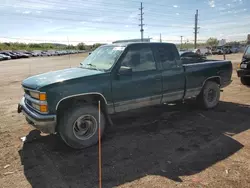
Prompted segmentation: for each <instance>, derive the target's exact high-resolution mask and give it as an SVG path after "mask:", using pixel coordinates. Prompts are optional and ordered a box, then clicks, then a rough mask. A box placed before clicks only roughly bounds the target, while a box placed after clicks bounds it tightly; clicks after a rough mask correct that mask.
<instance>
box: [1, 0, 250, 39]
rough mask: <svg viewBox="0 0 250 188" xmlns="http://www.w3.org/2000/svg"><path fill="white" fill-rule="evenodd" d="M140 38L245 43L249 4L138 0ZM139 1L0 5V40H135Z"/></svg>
mask: <svg viewBox="0 0 250 188" xmlns="http://www.w3.org/2000/svg"><path fill="white" fill-rule="evenodd" d="M142 2H143V7H144V9H143V12H144V23H145V26H144V29H145V32H144V37H151V38H152V40H153V41H157V40H159V35H160V33H161V34H162V39H163V40H164V41H169V42H175V43H178V42H179V41H180V36H183V40H184V41H187V40H188V41H190V42H193V40H194V36H193V35H194V34H193V32H194V29H193V28H194V14H195V11H196V9H198V10H199V27H200V29H199V34H198V40H200V41H201V42H202V41H205V40H206V39H207V38H209V37H217V38H218V39H222V38H224V39H226V40H227V41H232V40H246V37H247V34H248V33H250V30H249V28H250V14H249V9H250V1H249V0H158V1H153V0H142ZM139 7H140V0H1V4H0V13H1V14H0V17H1V30H0V40H1V41H19V42H51V41H53V42H61V43H68V41H69V43H71V44H76V43H78V42H85V43H89V44H91V43H95V42H106V43H109V42H111V41H114V40H118V39H129V38H140V32H139V30H140V28H139V26H138V24H139V20H138V19H139V15H138V14H139V10H138V8H139Z"/></svg>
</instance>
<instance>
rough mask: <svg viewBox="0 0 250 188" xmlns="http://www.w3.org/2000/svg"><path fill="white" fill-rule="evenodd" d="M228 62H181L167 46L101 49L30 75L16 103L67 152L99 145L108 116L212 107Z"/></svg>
mask: <svg viewBox="0 0 250 188" xmlns="http://www.w3.org/2000/svg"><path fill="white" fill-rule="evenodd" d="M231 76H232V63H231V62H230V61H219V60H203V61H202V62H195V63H190V62H188V63H186V62H185V60H182V59H181V58H180V55H179V52H178V50H177V48H176V46H175V45H174V44H171V43H127V44H112V45H103V46H101V47H99V48H97V49H96V50H95V51H93V52H92V53H91V54H90V55H89V56H88V57H87V58H86V59H84V61H83V62H81V63H80V65H79V67H75V68H69V69H64V70H59V71H53V72H48V73H44V74H40V75H36V76H32V77H29V78H27V79H25V80H24V81H23V82H22V86H23V89H24V96H23V98H22V100H21V102H20V103H19V104H18V113H21V112H22V113H23V114H24V115H25V117H26V120H27V122H28V123H29V124H32V125H33V126H34V127H35V128H37V129H39V130H40V131H42V132H44V133H58V134H59V135H60V137H61V138H62V140H63V141H64V142H65V143H66V144H67V145H69V146H70V147H72V148H76V149H81V148H85V147H89V146H91V145H94V144H96V143H97V142H98V130H99V123H98V122H99V111H98V106H99V105H98V104H100V109H101V110H100V111H101V112H100V122H101V123H100V132H101V134H103V132H104V130H105V127H107V125H110V124H112V120H111V118H110V114H114V113H117V112H124V111H127V110H132V109H138V108H141V107H146V106H151V105H158V104H163V103H169V102H175V101H183V100H186V99H190V98H196V99H197V101H198V102H199V103H200V104H201V105H202V106H203V107H204V108H206V109H211V108H214V107H216V106H217V104H218V102H219V98H220V91H221V88H223V87H226V86H228V85H229V84H230V83H231Z"/></svg>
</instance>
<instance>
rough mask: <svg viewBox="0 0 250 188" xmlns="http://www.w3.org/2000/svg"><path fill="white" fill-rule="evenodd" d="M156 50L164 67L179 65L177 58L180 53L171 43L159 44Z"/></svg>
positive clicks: (169, 67)
mask: <svg viewBox="0 0 250 188" xmlns="http://www.w3.org/2000/svg"><path fill="white" fill-rule="evenodd" d="M156 52H157V56H158V59H159V61H160V62H161V63H162V66H163V68H164V69H171V68H175V67H176V66H177V64H176V58H177V57H178V55H176V53H178V52H177V50H176V49H175V48H174V47H172V46H171V45H157V46H156Z"/></svg>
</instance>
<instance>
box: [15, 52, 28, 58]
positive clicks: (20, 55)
mask: <svg viewBox="0 0 250 188" xmlns="http://www.w3.org/2000/svg"><path fill="white" fill-rule="evenodd" d="M16 53H17V54H18V55H19V57H21V58H29V57H30V55H28V54H26V53H23V52H16Z"/></svg>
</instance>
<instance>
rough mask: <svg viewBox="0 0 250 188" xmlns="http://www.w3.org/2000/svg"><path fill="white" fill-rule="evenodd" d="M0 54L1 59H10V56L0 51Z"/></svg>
mask: <svg viewBox="0 0 250 188" xmlns="http://www.w3.org/2000/svg"><path fill="white" fill-rule="evenodd" d="M0 56H1V57H2V58H3V60H10V59H11V57H10V56H8V55H5V54H2V53H0Z"/></svg>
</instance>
